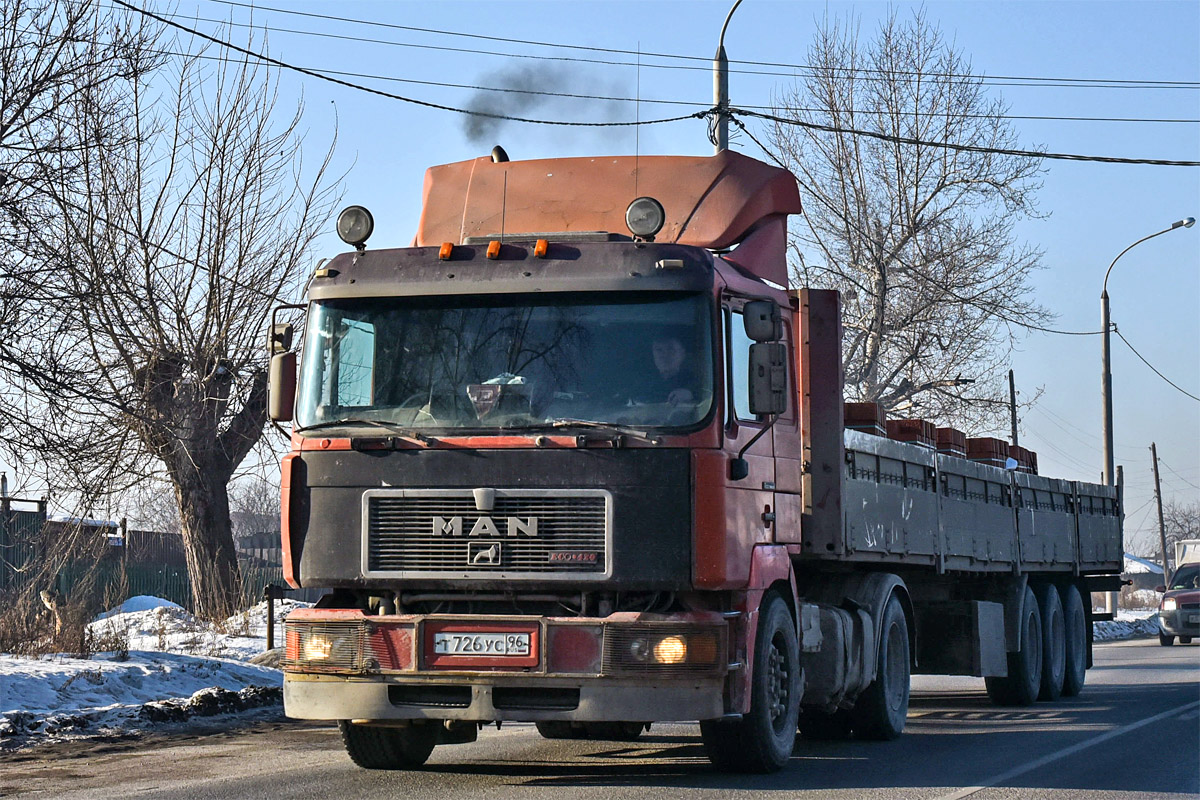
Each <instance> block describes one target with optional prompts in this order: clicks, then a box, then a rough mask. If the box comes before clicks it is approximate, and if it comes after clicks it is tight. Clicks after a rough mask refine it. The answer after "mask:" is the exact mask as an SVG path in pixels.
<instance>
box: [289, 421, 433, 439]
mask: <svg viewBox="0 0 1200 800" xmlns="http://www.w3.org/2000/svg"><path fill="white" fill-rule="evenodd" d="M346 425H374V426H375V427H376V428H383V429H384V430H388V431H391V432H392V433H395V434H397V435H398V436H400V437H401V438H404V439H411V440H412V441H415V442H419V443H420V444H424V445H430V444H434V443H436V442H437V439H434V438H433V437H431V436H426V435H425V434H423V433H421V432H419V431H415V430H413V429H412V428H405V427H404V426H402V425H397V424H396V423H394V422H385V421H384V420H381V419H365V418H362V417H342V418H341V419H331V420H326V421H325V422H315V423H313V424H312V425H305V426H304V427H303V428H296V433H302V432H304V431H315V430H320V429H322V428H339V427H343V426H346Z"/></svg>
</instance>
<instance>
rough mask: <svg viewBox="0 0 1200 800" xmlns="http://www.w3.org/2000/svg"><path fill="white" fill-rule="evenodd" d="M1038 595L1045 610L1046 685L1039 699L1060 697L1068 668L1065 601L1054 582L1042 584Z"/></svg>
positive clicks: (1039, 605)
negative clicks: (1062, 599) (1060, 597)
mask: <svg viewBox="0 0 1200 800" xmlns="http://www.w3.org/2000/svg"><path fill="white" fill-rule="evenodd" d="M1034 594H1035V595H1037V600H1038V608H1039V609H1040V610H1041V613H1042V686H1041V689H1039V690H1038V700H1057V699H1058V698H1059V696H1060V695H1062V687H1063V677H1064V674H1065V673H1066V671H1067V632H1066V628H1067V625H1066V620H1065V619H1064V617H1063V607H1062V601H1061V600H1060V599H1059V597H1058V589H1057V588H1055V586H1054V584H1052V583H1044V584H1041V585H1040V586H1038V587H1037V588H1036V589H1034Z"/></svg>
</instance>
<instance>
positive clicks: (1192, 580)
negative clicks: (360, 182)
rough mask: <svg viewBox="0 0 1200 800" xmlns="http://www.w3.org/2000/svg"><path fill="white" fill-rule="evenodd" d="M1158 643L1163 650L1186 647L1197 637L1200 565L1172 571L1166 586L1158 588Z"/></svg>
mask: <svg viewBox="0 0 1200 800" xmlns="http://www.w3.org/2000/svg"><path fill="white" fill-rule="evenodd" d="M1158 591H1160V592H1163V598H1162V600H1161V601H1160V602H1159V604H1158V629H1159V630H1158V643H1159V644H1161V645H1163V646H1164V647H1168V646H1170V645H1173V644H1175V637H1176V636H1178V637H1179V643H1180V644H1188V643H1189V642H1191V641H1192V637H1194V636H1200V564H1184V565H1183V566H1181V567H1180V568H1179V569H1177V570H1175V574H1174V575H1173V576H1171V583H1170V585H1169V586H1159V587H1158Z"/></svg>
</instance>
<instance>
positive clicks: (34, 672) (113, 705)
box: [0, 597, 1158, 749]
mask: <svg viewBox="0 0 1200 800" xmlns="http://www.w3.org/2000/svg"><path fill="white" fill-rule="evenodd" d="M304 605H308V604H306V603H297V602H295V601H292V600H282V601H278V602H276V604H275V617H276V621H277V627H276V637H277V640H278V641H277V644H281V643H282V641H283V625H282V620H283V618H284V617H285V616H286V615H287V613H288V612H289V611H291V610H292V609H293V608H296V607H297V606H304ZM89 627H90V629H91V631H92V633H93V635H94V636H95V638H96V641H97V642H98V643H100V644H101V645H103V646H107V647H113V646H117V645H118V644H123V643H127V648H128V653H127V654H126V653H124V652H121V651H116V652H111V651H110V652H104V653H98V654H96V655H94V656H93V657H92V658H88V659H83V658H71V657H69V656H65V655H53V656H42V657H40V658H28V657H20V656H12V655H7V654H0V749H13V748H17V747H25V746H28V745H31V744H37V743H41V742H47V741H54V740H61V739H68V738H80V737H86V736H98V735H99V736H104V735H109V736H111V735H120V734H127V733H132V732H137V731H142V730H146V729H148V728H152V727H155V726H158V725H163V724H174V725H176V726H179V725H182V724H186V723H187V722H188V721H189V720H192V721H194V720H198V719H203V720H209V721H211V719H210V718H211V717H213V716H214V715H218V714H233V713H241V714H246V713H256V712H254V711H253V710H254V709H267V712H268V713H278V711H279V704H280V702H281V689H280V687H281V685H282V673H281V672H280V671H279V670H278V669H273V668H271V667H268V666H262V665H258V664H254V663H251V662H250V659H252V658H254V657H255V656H256V655H259V654H261V653H263V652H264V651H265V650H266V630H267V621H266V603H265V602H263V603H259V604H258V605H257V606H255V607H254V608H252V609H250V610H249V611H246V612H243V613H240V614H236V615H234V616H233V617H231V618H230V619H228V620H226V621H225V622H223V623H220V624H217V625H212V624H207V623H203V622H200V621H199V620H197V619H196V618H195V617H193V616H192V615H191V614H189V613H188V612H187V611H186V610H184V609H183V608H181V607H180V606H177V605H175V604H174V603H172V602H170V601H169V600H162V599H160V598H157V597H134V598H131V599H129V600H127V601H126V602H125V603H123V604H122V605H121V607H120V608H116V609H113V610H112V611H109V612H106V613H104V614H101V615H100V616H99V617H97V618H96V620H95V621H94V622H92V623H91V624H90V625H89ZM1094 633H1095V638H1096V641H1111V640H1114V639H1129V638H1134V637H1141V636H1154V635H1155V634H1156V633H1158V616H1157V612H1155V611H1153V610H1145V611H1126V610H1121V611H1119V612H1118V614H1117V619H1115V620H1113V621H1112V622H1097V623H1095V628H1094Z"/></svg>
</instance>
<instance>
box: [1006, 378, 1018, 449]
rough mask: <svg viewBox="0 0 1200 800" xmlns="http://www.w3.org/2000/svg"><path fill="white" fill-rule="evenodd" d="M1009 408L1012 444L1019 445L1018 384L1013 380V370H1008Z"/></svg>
mask: <svg viewBox="0 0 1200 800" xmlns="http://www.w3.org/2000/svg"><path fill="white" fill-rule="evenodd" d="M1008 410H1009V415H1010V416H1011V417H1012V446H1013V447H1016V446H1017V385H1016V382H1015V381H1014V380H1013V371H1012V370H1011V369H1010V370H1009V371H1008Z"/></svg>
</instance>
